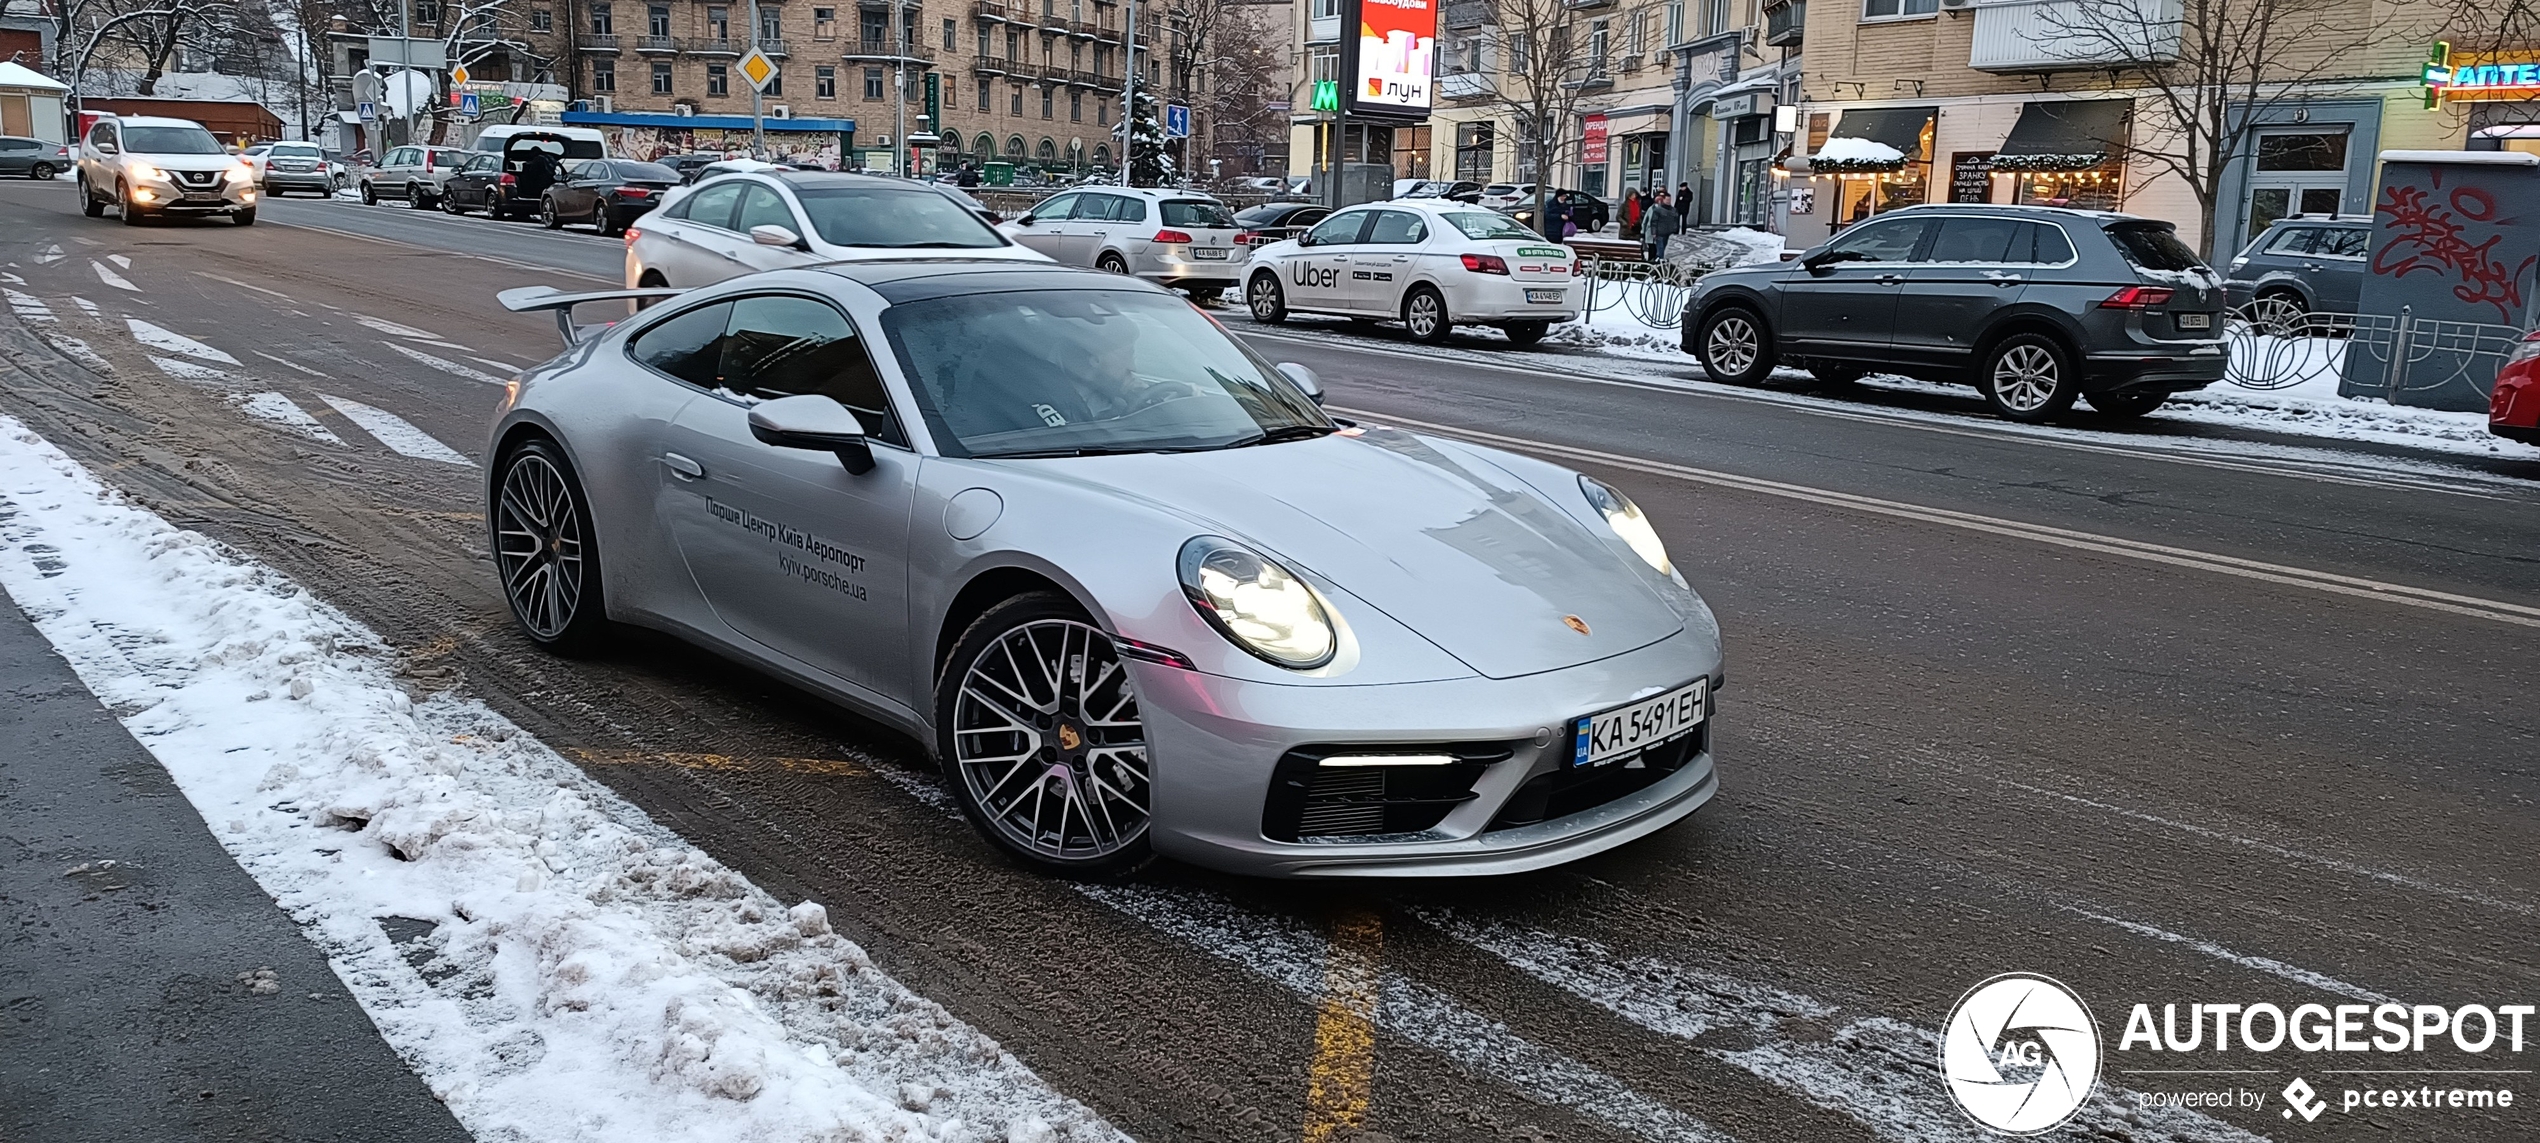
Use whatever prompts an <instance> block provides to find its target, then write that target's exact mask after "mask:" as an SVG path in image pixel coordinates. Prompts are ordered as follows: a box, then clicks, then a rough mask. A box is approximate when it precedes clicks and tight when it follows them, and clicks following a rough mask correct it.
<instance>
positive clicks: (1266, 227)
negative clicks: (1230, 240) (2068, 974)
mask: <svg viewBox="0 0 2540 1143" xmlns="http://www.w3.org/2000/svg"><path fill="white" fill-rule="evenodd" d="M1331 213H1332V208H1330V207H1328V206H1317V205H1315V204H1313V203H1310V202H1273V203H1266V204H1264V205H1261V206H1256V207H1253V208H1252V209H1250V210H1247V211H1244V212H1243V213H1241V214H1238V215H1236V216H1235V225H1236V226H1239V227H1242V229H1240V230H1238V231H1236V232H1235V245H1237V246H1268V245H1269V244H1271V243H1273V242H1285V241H1287V240H1288V239H1291V238H1294V237H1296V236H1297V235H1300V234H1303V233H1305V231H1306V229H1307V228H1308V227H1311V226H1313V225H1314V224H1315V223H1318V222H1321V221H1323V219H1324V218H1325V217H1326V216H1328V215H1330V214H1331Z"/></svg>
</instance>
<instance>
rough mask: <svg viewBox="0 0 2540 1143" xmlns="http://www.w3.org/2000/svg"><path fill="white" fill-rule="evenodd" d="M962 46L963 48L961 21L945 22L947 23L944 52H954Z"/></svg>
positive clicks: (945, 25)
mask: <svg viewBox="0 0 2540 1143" xmlns="http://www.w3.org/2000/svg"><path fill="white" fill-rule="evenodd" d="M960 46H961V23H960V21H957V20H945V21H944V50H945V51H948V52H949V51H952V50H954V49H956V48H959V47H960Z"/></svg>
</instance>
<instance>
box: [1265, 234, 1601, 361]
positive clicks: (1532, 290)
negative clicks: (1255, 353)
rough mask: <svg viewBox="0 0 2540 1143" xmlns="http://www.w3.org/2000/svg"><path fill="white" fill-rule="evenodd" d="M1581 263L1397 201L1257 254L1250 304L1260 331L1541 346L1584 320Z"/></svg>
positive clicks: (1532, 242) (1548, 245)
mask: <svg viewBox="0 0 2540 1143" xmlns="http://www.w3.org/2000/svg"><path fill="white" fill-rule="evenodd" d="M1577 282H1578V257H1577V255H1575V254H1573V253H1572V252H1571V250H1570V248H1569V247H1567V246H1564V245H1562V244H1560V243H1558V242H1553V241H1549V240H1547V239H1545V238H1544V237H1543V236H1542V235H1539V234H1536V233H1535V232H1534V231H1531V230H1528V229H1526V228H1525V227H1523V226H1520V225H1518V224H1517V221H1516V220H1515V219H1512V218H1510V217H1508V216H1507V215H1504V214H1501V213H1499V212H1497V211H1491V210H1483V209H1481V208H1480V207H1475V206H1468V205H1465V204H1464V203H1460V202H1455V201H1453V200H1450V199H1398V200H1395V201H1393V202H1386V203H1370V204H1367V205H1365V206H1355V207H1351V208H1349V209H1348V210H1344V211H1340V212H1338V213H1336V214H1334V215H1332V216H1331V217H1330V218H1326V219H1324V220H1323V221H1322V222H1320V223H1317V224H1315V227H1314V229H1312V230H1308V231H1306V232H1305V233H1304V234H1301V235H1298V236H1297V237H1295V238H1293V239H1290V240H1288V241H1285V242H1274V243H1272V244H1270V245H1268V246H1264V247H1261V248H1260V249H1258V250H1255V251H1254V252H1253V255H1252V267H1251V269H1250V272H1249V274H1248V276H1247V277H1246V278H1245V279H1244V304H1245V306H1246V307H1247V308H1249V309H1250V310H1251V311H1252V316H1253V318H1254V320H1256V321H1264V322H1280V321H1285V320H1287V316H1288V315H1289V314H1291V313H1318V314H1340V315H1343V316H1346V317H1357V318H1380V319H1393V320H1398V321H1400V322H1402V324H1403V327H1404V328H1405V329H1408V330H1409V331H1410V332H1411V336H1413V337H1415V338H1418V339H1419V340H1421V341H1426V342H1440V341H1445V340H1446V339H1447V337H1448V335H1450V334H1452V333H1453V332H1454V329H1455V327H1456V326H1459V325H1495V326H1498V327H1499V328H1500V329H1501V330H1502V331H1504V332H1506V333H1507V334H1508V340H1510V341H1513V342H1516V343H1517V344H1519V345H1532V344H1534V343H1535V342H1537V341H1540V340H1542V339H1543V335H1544V333H1545V331H1547V330H1549V329H1551V328H1552V323H1554V322H1560V321H1575V320H1577V319H1578V316H1579V309H1580V306H1579V297H1578V294H1579V289H1578V286H1577Z"/></svg>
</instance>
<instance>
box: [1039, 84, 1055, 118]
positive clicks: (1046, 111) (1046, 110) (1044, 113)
mask: <svg viewBox="0 0 2540 1143" xmlns="http://www.w3.org/2000/svg"><path fill="white" fill-rule="evenodd" d="M1041 118H1043V119H1056V118H1058V93H1057V92H1055V91H1052V90H1050V88H1049V87H1048V86H1047V85H1046V84H1045V85H1043V86H1042V87H1041Z"/></svg>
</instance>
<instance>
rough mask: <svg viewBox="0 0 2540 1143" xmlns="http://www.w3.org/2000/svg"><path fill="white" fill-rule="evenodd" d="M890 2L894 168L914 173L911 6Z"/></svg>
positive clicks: (891, 0)
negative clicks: (910, 146)
mask: <svg viewBox="0 0 2540 1143" xmlns="http://www.w3.org/2000/svg"><path fill="white" fill-rule="evenodd" d="M890 2H891V54H892V56H894V57H896V58H895V59H894V60H893V61H892V67H893V68H894V69H895V70H894V72H893V74H892V77H891V115H892V122H891V149H892V150H893V151H895V152H897V154H896V156H895V157H894V158H892V160H891V169H892V170H894V171H897V172H899V173H900V174H901V175H911V174H914V173H915V172H913V171H911V170H909V150H908V49H909V46H910V45H909V42H908V27H907V18H908V8H907V7H906V6H905V5H903V4H902V3H901V2H900V0H890Z"/></svg>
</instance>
